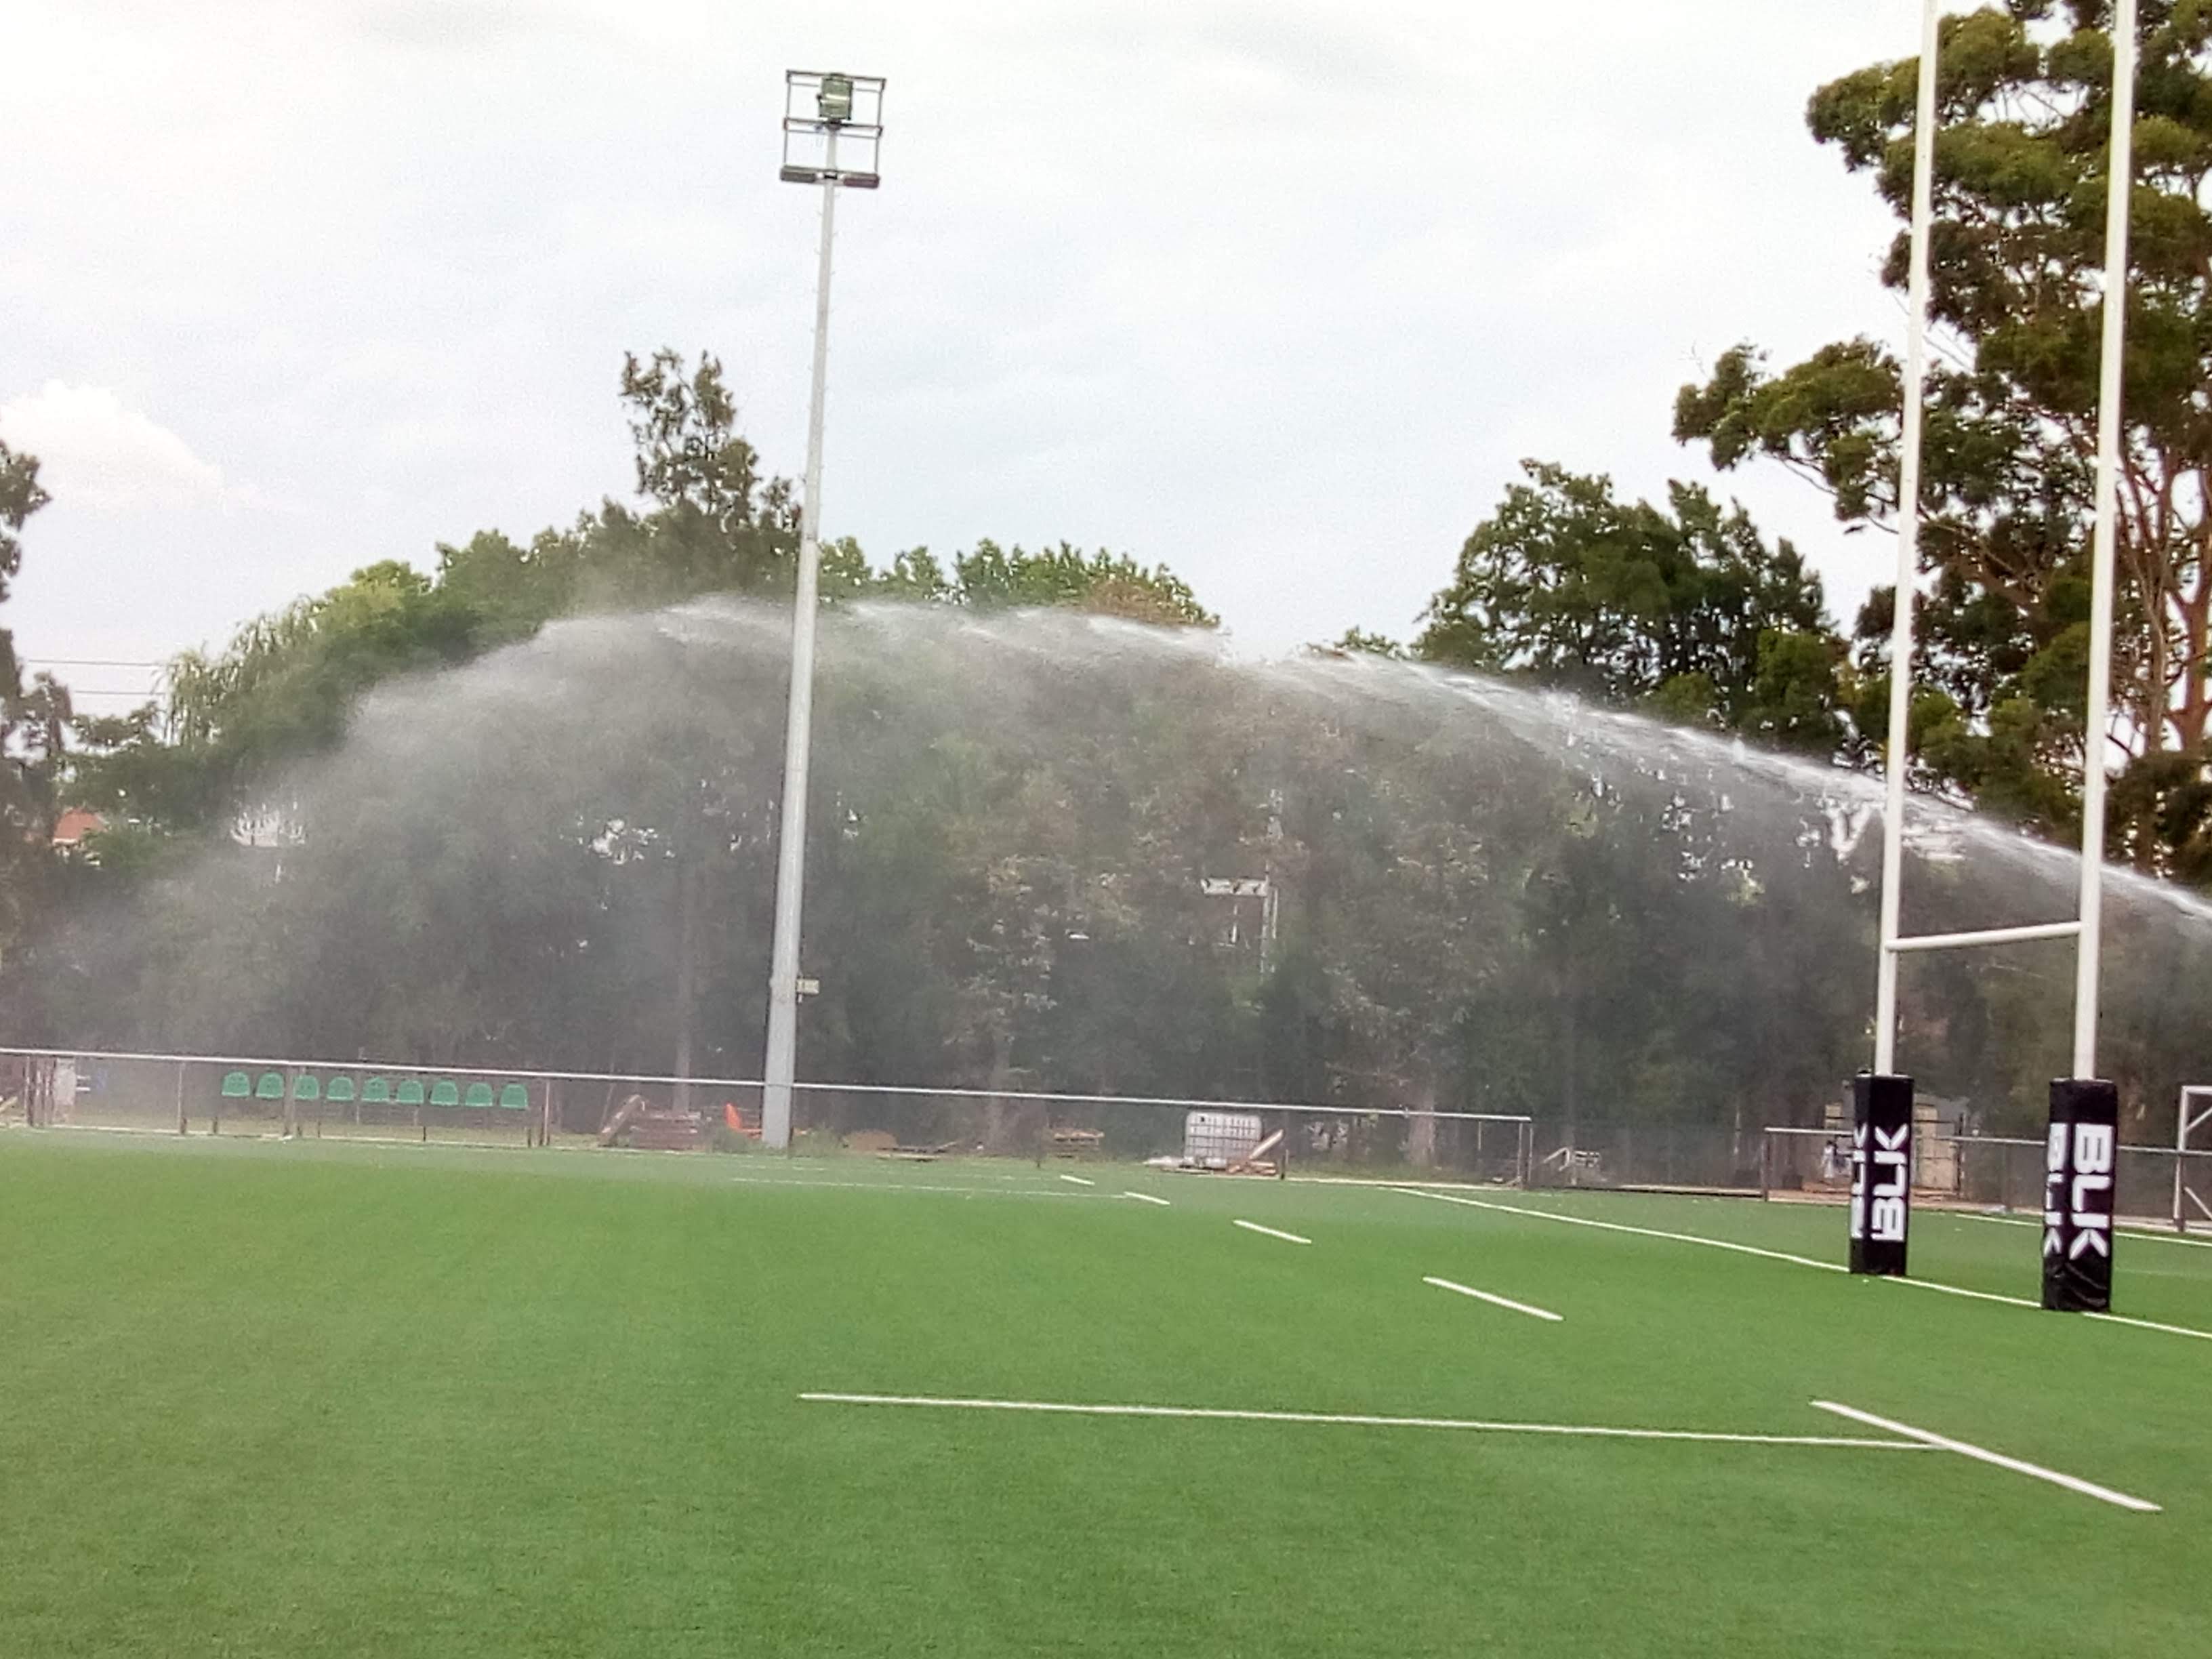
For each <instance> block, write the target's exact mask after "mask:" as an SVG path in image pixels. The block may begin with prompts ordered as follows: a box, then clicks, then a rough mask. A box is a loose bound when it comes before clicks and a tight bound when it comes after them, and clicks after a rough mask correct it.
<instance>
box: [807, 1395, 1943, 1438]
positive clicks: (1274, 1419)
mask: <svg viewBox="0 0 2212 1659" xmlns="http://www.w3.org/2000/svg"><path fill="white" fill-rule="evenodd" d="M799 1398H800V1399H801V1400H804V1401H811V1402H812V1403H815V1404H817V1405H832V1406H921V1407H935V1408H937V1409H939V1410H945V1411H967V1412H1046V1413H1053V1414H1055V1415H1059V1416H1066V1417H1171V1418H1195V1419H1201V1420H1204V1421H1207V1422H1218V1423H1327V1424H1334V1425H1346V1426H1351V1427H1355V1428H1370V1429H1460V1430H1465V1431H1472V1432H1474V1433H1480V1434H1558V1435H1569V1436H1573V1437H1578V1438H1584V1439H1593V1440H1690V1441H1698V1442H1701V1443H1706V1444H1712V1445H1728V1446H1842V1447H1849V1448H1853V1449H1860V1450H1866V1451H1929V1450H1932V1449H1933V1448H1932V1447H1929V1446H1927V1445H1923V1444H1922V1443H1919V1442H1918V1441H1917V1440H1914V1439H1911V1438H1907V1439H1902V1440H1872V1439H1863V1438H1858V1437H1852V1436H1849V1435H1819V1434H1723V1433H1717V1432H1713V1431H1707V1430H1704V1429H1623V1428H1613V1427H1609V1426H1606V1425H1599V1424H1589V1423H1492V1422H1486V1421H1483V1420H1481V1419H1475V1418H1461V1417H1376V1416H1370V1415H1369V1414H1367V1413H1363V1412H1262V1411H1237V1410H1231V1409H1228V1408H1225V1407H1212V1406H1111V1405H1097V1406H1093V1405H1075V1404H1071V1403H1068V1402H1066V1401H1054V1400H961V1399H948V1398H944V1397H941V1396H938V1395H917V1394H826V1393H807V1394H802V1395H799Z"/></svg>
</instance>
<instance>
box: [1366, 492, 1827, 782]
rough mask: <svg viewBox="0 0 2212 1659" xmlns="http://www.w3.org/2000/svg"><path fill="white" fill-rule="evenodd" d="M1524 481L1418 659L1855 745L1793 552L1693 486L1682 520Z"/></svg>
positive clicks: (1820, 624)
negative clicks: (1770, 544) (1771, 540)
mask: <svg viewBox="0 0 2212 1659" xmlns="http://www.w3.org/2000/svg"><path fill="white" fill-rule="evenodd" d="M1523 470H1524V471H1525V472H1526V473H1527V475H1528V482H1526V483H1516V484H1515V485H1513V486H1511V487H1510V489H1508V490H1507V491H1506V493H1505V499H1504V501H1502V502H1501V503H1499V505H1498V509H1497V511H1496V512H1495V513H1492V516H1491V517H1489V518H1488V519H1486V520H1484V521H1483V522H1482V523H1481V524H1480V525H1479V526H1476V528H1475V531H1474V534H1473V535H1471V536H1469V537H1468V540H1467V544H1466V545H1465V546H1464V547H1462V549H1461V550H1460V556H1459V562H1458V565H1457V567H1456V568H1455V570H1454V572H1453V576H1452V580H1451V584H1450V585H1449V586H1447V587H1445V588H1444V589H1443V591H1442V592H1439V593H1437V596H1436V597H1435V598H1434V599H1431V601H1430V603H1429V608H1428V611H1427V612H1426V615H1425V619H1424V620H1425V624H1426V625H1425V627H1424V629H1422V632H1421V634H1420V636H1419V639H1418V640H1417V641H1415V645H1414V649H1415V651H1416V652H1417V653H1418V654H1419V655H1420V656H1421V657H1423V658H1425V659H1427V660H1429V661H1431V662H1439V663H1444V664H1448V665H1451V666H1454V667H1460V668H1469V669H1474V670H1478V671H1484V672H1489V673H1498V674H1511V675H1515V676H1519V677H1522V678H1529V679H1534V680H1535V681H1537V682H1539V683H1540V684H1545V685H1556V686H1560V687H1563V688H1565V689H1566V690H1573V691H1577V692H1580V693H1582V694H1583V695H1584V696H1589V697H1593V698H1595V699H1597V700H1599V701H1601V702H1608V703H1613V704H1616V705H1620V706H1625V707H1632V708H1648V709H1650V710H1651V711H1652V712H1654V713H1656V714H1661V715H1662V716H1665V717H1667V718H1670V719H1673V720H1679V721H1684V722H1694V723H1699V724H1708V725H1715V726H1724V727H1726V728H1728V729H1729V730H1732V731H1737V732H1744V733H1746V734H1747V735H1754V736H1757V737H1759V738H1764V739H1765V740H1767V741H1770V742H1772V743H1775V744H1779V745H1784V746H1787V747H1790V748H1795V749H1800V750H1809V751H1811V752H1814V753H1816V754H1821V755H1830V754H1834V753H1836V752H1838V750H1843V749H1844V748H1846V747H1847V745H1848V744H1849V740H1850V728H1849V725H1848V722H1847V721H1846V720H1845V718H1844V709H1845V705H1846V700H1847V697H1848V696H1849V691H1850V688H1849V684H1848V681H1847V678H1846V677H1845V674H1844V661H1843V650H1842V647H1841V643H1840V641H1837V640H1836V639H1835V638H1834V636H1833V635H1832V633H1831V631H1830V629H1829V628H1828V624H1827V621H1826V616H1825V614H1824V612H1823V611H1822V607H1821V596H1820V579H1819V577H1817V576H1815V575H1814V574H1812V573H1811V572H1810V571H1808V569H1807V568H1805V564H1804V562H1803V560H1802V559H1801V558H1800V557H1799V556H1798V555H1797V552H1796V549H1794V548H1792V547H1791V546H1790V544H1789V543H1787V542H1782V543H1779V544H1776V545H1773V546H1769V545H1768V544H1767V543H1766V542H1765V539H1764V538H1762V537H1761V536H1760V535H1759V532H1758V529H1757V528H1756V526H1753V524H1752V522H1751V520H1750V519H1749V517H1748V516H1747V515H1746V514H1745V513H1743V511H1742V510H1741V508H1738V509H1735V510H1734V511H1724V510H1723V508H1722V507H1720V506H1719V505H1718V504H1717V502H1715V501H1713V500H1712V498H1711V496H1710V495H1707V494H1706V493H1705V491H1704V490H1702V489H1698V488H1697V487H1695V486H1694V485H1690V484H1681V483H1678V484H1675V485H1674V486H1672V488H1671V490H1670V506H1671V508H1672V510H1671V512H1670V511H1664V510H1662V509H1660V508H1658V507H1653V506H1652V505H1651V504H1650V503H1649V502H1647V501H1638V502H1634V503H1632V504H1630V503H1625V502H1622V501H1620V500H1618V499H1617V498H1616V497H1615V495H1613V484H1612V481H1611V480H1610V479H1607V478H1605V477H1589V476H1584V475H1581V474H1577V473H1572V472H1569V471H1566V470H1565V468H1563V467H1559V466H1555V465H1549V464H1547V463H1541V462H1535V461H1530V462H1527V463H1524V464H1523ZM1360 648H1371V647H1366V646H1365V645H1364V642H1363V643H1362V645H1361V647H1360Z"/></svg>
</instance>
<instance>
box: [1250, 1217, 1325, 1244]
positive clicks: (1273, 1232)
mask: <svg viewBox="0 0 2212 1659" xmlns="http://www.w3.org/2000/svg"><path fill="white" fill-rule="evenodd" d="M1235 1225H1237V1226H1239V1227H1242V1228H1243V1230H1244V1231H1246V1232H1248V1233H1265V1234H1267V1237H1270V1238H1279V1239H1281V1240H1282V1241H1283V1242H1284V1243H1285V1244H1310V1243H1313V1240H1311V1239H1310V1238H1301V1237H1298V1235H1297V1234H1296V1233H1286V1232H1284V1231H1281V1230H1280V1229H1279V1228H1276V1227H1262V1226H1261V1225H1260V1224H1259V1223H1258V1222H1256V1221H1238V1222H1237V1223H1236V1224H1235Z"/></svg>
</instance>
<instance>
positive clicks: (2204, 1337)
mask: <svg viewBox="0 0 2212 1659" xmlns="http://www.w3.org/2000/svg"><path fill="white" fill-rule="evenodd" d="M1390 1190H1391V1191H1392V1192H1395V1193H1403V1194H1405V1195H1406V1196H1407V1197H1408V1198H1431V1199H1434V1200H1437V1202H1438V1203H1440V1204H1463V1205H1466V1206H1468V1208H1470V1209H1476V1210H1501V1211H1503V1212H1505V1213H1506V1214H1507V1215H1525V1216H1534V1218H1536V1219H1538V1220H1539V1221H1560V1222H1565V1224H1566V1225H1569V1226H1571V1227H1595V1228H1597V1229H1598V1230H1599V1231H1602V1232H1608V1233H1634V1234H1636V1235H1637V1236H1638V1237H1643V1238H1664V1239H1668V1240H1671V1241H1673V1242H1674V1243H1677V1244H1703V1245H1705V1246H1706V1247H1707V1248H1708V1249H1715V1250H1733V1251H1734V1252H1735V1254H1736V1255H1756V1256H1764V1257H1765V1258H1766V1259H1767V1260H1768V1261H1789V1262H1794V1263H1795V1264H1796V1265H1797V1266H1798V1267H1818V1268H1820V1271H1821V1272H1823V1273H1844V1272H1847V1271H1848V1269H1846V1268H1845V1267H1844V1266H1843V1264H1842V1263H1841V1262H1837V1261H1815V1260H1814V1259H1813V1258H1812V1257H1811V1256H1809V1255H1790V1253H1789V1252H1788V1251H1787V1250H1763V1249H1759V1247H1758V1246H1757V1245H1755V1244H1738V1243H1735V1242H1734V1241H1733V1240H1730V1239H1725V1238H1705V1237H1700V1236H1699V1235H1698V1234H1696V1233H1670V1232H1664V1231H1661V1230H1660V1229H1659V1228H1656V1227H1632V1226H1630V1225H1628V1224H1627V1223H1626V1222H1625V1221H1595V1220H1592V1219H1591V1218H1589V1217H1588V1216H1580V1215H1563V1214H1561V1213H1560V1212H1559V1211H1557V1210H1532V1209H1530V1208H1529V1207H1528V1206H1526V1205H1524V1204H1500V1203H1498V1202H1497V1201H1495V1200H1492V1199H1486V1198H1461V1197H1458V1196H1456V1195H1455V1194H1450V1193H1428V1192H1423V1191H1421V1190H1420V1189H1419V1188H1413V1187H1393V1188H1390ZM1870 1276H1871V1277H1876V1278H1879V1279H1881V1282H1882V1283H1883V1284H1885V1285H1911V1286H1913V1287H1914V1288H1915V1289H1917V1290H1923V1291H1942V1293H1943V1294H1944V1295H1945V1296H1963V1297H1971V1298H1972V1300H1974V1301H1976V1302H1996V1303H2002V1304H2003V1305H2005V1306H2006V1307H2008V1308H2032V1309H2033V1310H2036V1311H2037V1312H2039V1313H2040V1312H2042V1311H2043V1304H2041V1303H2040V1302H2035V1301H2031V1300H2030V1299H2029V1298H2028V1297H2024V1296H2005V1295H2002V1294H2001V1293H2000V1292H1998V1291H1972V1290H1968V1289H1967V1288H1966V1286H1965V1285H1946V1284H1943V1283H1942V1282H1941V1281H1940V1280H1937V1279H1911V1278H1906V1279H1899V1278H1896V1277H1895V1276H1893V1275H1891V1274H1887V1273H1884V1274H1876V1275H1870ZM2081 1317H2082V1318H2084V1319H2094V1320H2098V1321H2100V1322H2103V1323H2105V1324H2107V1325H2132V1326H2133V1327H2135V1328H2136V1329H2137V1330H2139V1331H2160V1332H2163V1333H2164V1334H2166V1335H2168V1336H2186V1337H2191V1338H2194V1339H2195V1340H2197V1341H2199V1342H2212V1331H2200V1330H2197V1329H2194V1328H2191V1327H2190V1326H2187V1325H2167V1324H2162V1323H2160V1322H2159V1321H2157V1320H2155V1319H2137V1318H2136V1317H2135V1316H2132V1315H2130V1314H2116V1313H2085V1314H2083V1315H2081Z"/></svg>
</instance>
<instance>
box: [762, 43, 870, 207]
mask: <svg viewBox="0 0 2212 1659" xmlns="http://www.w3.org/2000/svg"><path fill="white" fill-rule="evenodd" d="M783 80H784V105H783V169H782V173H781V177H782V179H784V181H785V182H786V183H787V184H793V185H842V186H843V187H845V188H846V189H848V190H873V189H875V188H876V186H877V185H879V184H881V183H882V182H883V179H882V177H881V175H880V174H878V172H877V170H876V151H877V149H878V147H879V146H880V145H881V144H882V143H883V137H884V77H883V76H880V75H847V74H845V73H843V72H842V71H840V70H787V71H786V72H785V74H784V77H783Z"/></svg>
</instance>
